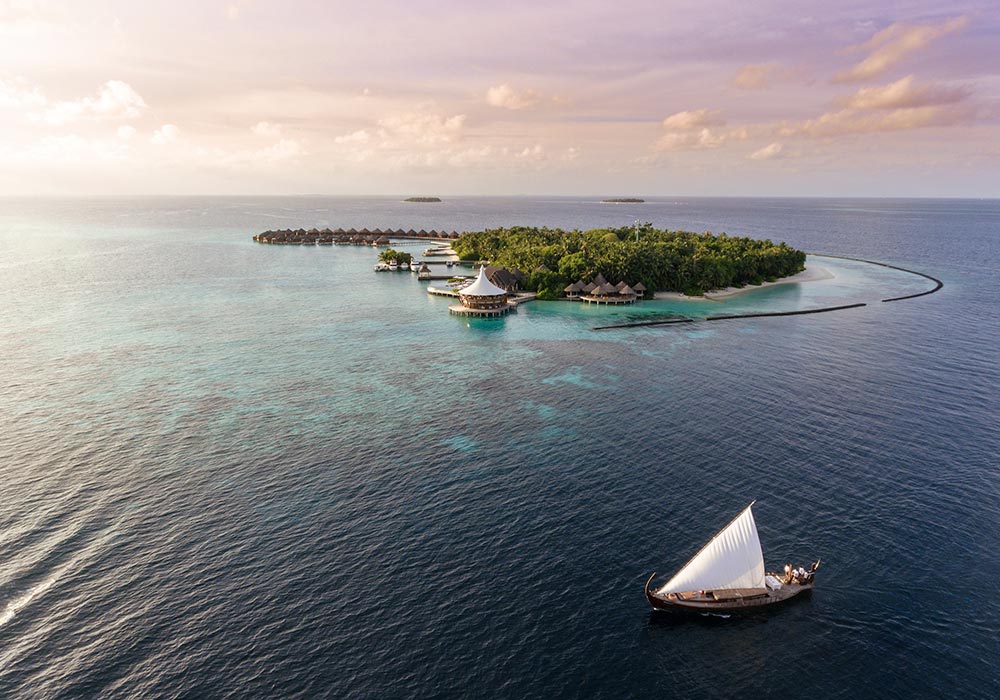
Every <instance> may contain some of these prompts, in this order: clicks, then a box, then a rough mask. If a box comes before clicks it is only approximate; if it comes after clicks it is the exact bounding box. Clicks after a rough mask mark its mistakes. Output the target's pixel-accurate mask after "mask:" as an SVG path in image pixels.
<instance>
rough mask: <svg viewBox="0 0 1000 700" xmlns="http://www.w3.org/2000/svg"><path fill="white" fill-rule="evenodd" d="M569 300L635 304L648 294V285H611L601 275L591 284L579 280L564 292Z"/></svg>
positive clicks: (638, 283) (623, 283)
mask: <svg viewBox="0 0 1000 700" xmlns="http://www.w3.org/2000/svg"><path fill="white" fill-rule="evenodd" d="M563 292H564V293H565V294H566V298H567V299H572V300H574V301H585V302H587V303H588V304H634V303H635V302H636V301H638V300H639V299H641V298H642V297H643V295H645V294H646V285H644V284H643V283H642V282H637V283H636V284H634V285H628V284H626V283H625V282H619V283H618V284H611V283H610V282H608V281H607V280H606V279H604V275H602V274H601V273H597V276H596V277H595V278H594V279H593V280H592V281H590V282H584V281H583V280H577V281H576V282H574V283H573V284H570V285H567V286H566V288H565V289H564V290H563Z"/></svg>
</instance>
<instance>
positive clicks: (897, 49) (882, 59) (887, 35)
mask: <svg viewBox="0 0 1000 700" xmlns="http://www.w3.org/2000/svg"><path fill="white" fill-rule="evenodd" d="M968 24H969V19H968V17H965V16H964V15H963V16H959V17H954V18H952V19H949V20H948V21H946V22H943V23H942V24H939V25H908V24H899V23H897V24H892V25H890V26H888V27H886V28H885V29H883V30H882V31H880V32H878V33H877V34H875V36H873V37H872V38H871V39H870V40H869V41H867V42H865V43H864V44H861V45H859V46H857V47H855V48H858V49H864V50H869V51H870V52H871V53H869V54H868V56H867V57H866V58H865V59H864V60H863V61H861V62H860V63H858V64H856V65H854V66H853V67H852V68H850V69H849V70H846V71H843V72H841V73H838V74H837V75H836V76H834V78H833V80H834V82H836V83H858V82H862V81H865V80H868V79H870V78H875V77H878V76H880V75H882V74H883V73H885V72H886V71H888V70H889V69H890V68H892V67H893V66H895V65H896V64H898V63H899V62H900V61H902V60H903V58H905V57H906V56H907V55H909V54H911V53H913V52H914V51H918V50H920V49H922V48H924V47H925V46H927V45H928V44H930V43H931V42H932V41H935V40H936V39H939V38H941V37H943V36H945V35H947V34H951V33H952V32H957V31H960V30H962V29H964V28H965V27H966V26H967V25H968Z"/></svg>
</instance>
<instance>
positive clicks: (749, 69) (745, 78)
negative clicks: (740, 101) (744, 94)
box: [732, 63, 777, 90]
mask: <svg viewBox="0 0 1000 700" xmlns="http://www.w3.org/2000/svg"><path fill="white" fill-rule="evenodd" d="M776 68H777V66H776V65H775V64H773V63H750V64H747V65H745V66H743V67H742V68H740V69H739V70H738V71H736V75H735V76H733V80H732V85H733V87H738V88H741V89H743V90H761V89H763V88H766V87H768V85H769V83H770V81H771V79H772V78H773V74H774V71H775V69H776Z"/></svg>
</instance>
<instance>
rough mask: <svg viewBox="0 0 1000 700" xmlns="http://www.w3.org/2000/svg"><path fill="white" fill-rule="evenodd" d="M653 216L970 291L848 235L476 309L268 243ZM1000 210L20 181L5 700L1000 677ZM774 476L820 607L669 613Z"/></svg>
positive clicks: (939, 689)
mask: <svg viewBox="0 0 1000 700" xmlns="http://www.w3.org/2000/svg"><path fill="white" fill-rule="evenodd" d="M637 218H639V219H642V220H650V221H652V222H653V223H655V224H657V225H658V226H668V227H671V228H686V229H693V230H706V229H707V230H713V231H727V232H728V233H730V234H734V235H735V234H747V235H754V236H764V237H770V238H772V239H774V240H786V241H788V242H789V243H790V244H792V245H795V246H797V247H801V248H804V249H806V250H809V251H810V252H813V253H830V254H839V255H849V256H857V257H861V258H869V259H874V260H880V261H883V262H887V263H892V264H897V265H901V266H903V267H910V268H914V269H918V270H921V271H924V272H927V273H929V274H932V275H934V276H936V277H939V278H941V279H942V280H944V282H945V287H944V289H943V290H941V291H940V292H938V293H936V294H933V295H931V296H928V297H922V298H919V299H914V300H910V301H903V302H897V303H892V304H881V303H880V302H879V301H878V300H879V299H881V298H885V297H887V296H895V295H898V294H906V293H913V292H917V291H922V290H924V289H927V288H929V287H930V286H931V285H930V283H929V282H928V281H926V280H923V279H919V278H915V277H912V276H908V275H905V274H903V273H899V272H895V271H891V270H886V269H884V268H875V267H872V266H867V265H863V264H860V263H851V262H847V261H840V260H831V259H826V258H813V259H811V261H815V262H816V263H818V264H820V265H822V266H823V267H827V268H829V269H830V270H831V271H832V272H833V273H834V274H835V275H836V277H835V278H834V279H832V280H825V281H819V282H810V283H806V284H799V285H779V286H775V287H771V288H768V289H763V290H758V291H754V292H750V293H747V294H745V295H741V296H738V297H734V298H731V299H728V300H726V301H715V302H705V301H698V302H691V301H657V302H643V303H641V304H639V305H637V306H635V307H629V308H626V309H606V308H602V309H596V308H587V307H584V306H583V305H579V304H569V303H561V302H550V303H543V302H532V303H530V304H527V305H524V306H523V307H522V308H521V309H519V311H518V312H517V314H515V315H512V316H508V317H506V318H504V319H500V320H493V321H474V320H473V321H470V320H468V319H461V318H455V317H451V316H449V315H448V313H447V308H446V307H447V305H448V300H447V299H441V298H435V297H430V296H428V295H427V294H425V293H424V292H423V284H422V283H420V282H418V281H417V280H416V279H415V275H412V274H409V273H397V274H394V275H393V274H380V275H376V274H374V273H373V272H372V271H371V264H372V262H373V260H374V252H373V251H372V250H371V249H362V248H351V247H343V246H337V247H332V248H324V247H320V248H317V247H311V248H302V247H276V246H262V245H257V244H254V243H252V242H251V241H250V236H251V235H252V234H253V233H256V232H258V231H261V230H264V229H267V228H279V227H286V226H288V227H300V226H302V227H306V228H309V227H311V226H314V225H315V226H325V225H330V226H344V227H351V226H354V227H362V226H367V227H369V228H373V227H381V228H384V227H393V228H397V227H404V228H410V227H413V228H417V229H419V228H426V229H430V228H433V227H444V228H448V229H449V230H450V229H459V230H461V229H464V228H479V227H482V226H486V225H497V224H514V223H526V224H549V225H556V226H583V227H591V226H598V225H602V224H612V223H613V224H621V223H628V222H631V221H633V220H635V219H637ZM998 222H1000V204H998V203H997V202H993V201H985V202H982V201H976V202H972V201H893V200H877V201H876V200H759V199H754V200H732V199H723V200H697V199H678V200H658V201H650V202H647V203H646V204H643V205H635V206H633V205H616V206H611V205H600V204H597V203H595V202H592V201H588V200H582V199H570V198H560V199H532V198H511V199H499V198H498V199H491V198H483V199H475V198H467V199H458V200H454V201H448V202H445V203H443V204H442V205H413V204H403V203H401V202H399V201H397V200H396V199H390V198H364V199H337V198H273V199H269V198H263V199H259V198H258V199H251V198H247V199H239V198H219V199H216V198H193V199H188V198H163V199H127V200H110V199H103V200H3V201H2V203H0V286H2V292H3V293H2V295H0V299H2V301H0V304H2V308H3V312H4V313H3V318H4V323H3V324H2V326H0V347H2V349H3V351H4V352H3V354H4V358H5V361H4V363H3V364H2V365H0V388H2V391H0V420H2V423H3V430H2V431H0V454H3V467H4V471H3V474H4V486H3V491H2V493H3V496H4V497H3V499H0V562H2V563H3V566H2V567H0V695H3V696H4V697H25V698H29V697H30V698H37V697H45V698H48V697H52V698H56V697H67V698H69V697H163V696H166V697H230V696H231V697H247V696H252V697H273V696H284V697H345V696H354V697H414V696H417V697H439V696H454V697H465V696H470V695H471V696H480V695H481V696H490V697H518V698H521V697H550V696H552V695H556V694H558V695H562V696H568V697H576V696H594V695H597V696H602V697H635V696H649V695H653V694H658V695H665V696H667V697H671V696H685V697H718V696H730V695H732V694H733V689H734V688H738V689H740V693H739V694H741V695H742V694H746V695H751V694H764V695H766V696H771V695H778V694H787V693H792V692H801V691H803V690H807V691H809V692H812V693H814V694H816V695H817V696H820V697H841V696H842V697H852V698H854V697H859V696H860V697H865V696H868V695H875V694H876V693H877V694H878V695H879V696H880V697H886V696H888V697H900V698H903V697H907V698H909V697H941V696H963V697H993V696H994V695H995V694H996V693H997V691H998V690H1000V686H998V670H997V663H996V659H997V658H998V656H997V652H998V651H1000V649H998V643H997V639H998V638H1000V615H998V608H997V606H996V605H995V603H993V601H992V595H991V593H990V589H989V586H985V585H983V582H984V581H991V580H993V579H995V578H996V577H997V575H1000V561H998V558H997V556H996V554H995V545H996V533H997V532H998V525H1000V522H998V513H1000V509H998V496H1000V481H998V457H997V455H998V454H1000V436H998V429H997V425H998V421H997V418H998V416H1000V405H998V400H997V398H996V386H997V379H998V366H1000V362H998V360H1000V355H998V351H997V346H998V337H997V328H998V327H1000V325H998V324H997V312H996V308H997V303H998V302H1000V292H998V289H997V284H996V280H997V274H998V272H1000V254H998V252H997V251H998V250H1000V247H998V244H1000V224H998ZM417 248H418V249H422V248H423V246H422V245H420V246H417ZM854 302H867V303H868V304H869V305H868V306H866V307H864V308H861V309H852V310H847V311H844V312H839V313H832V314H820V315H816V316H805V317H791V318H771V319H749V320H745V321H726V322H720V323H717V324H700V325H695V326H684V327H660V328H642V329H632V330H623V331H606V332H600V333H595V332H594V331H592V330H591V329H592V328H593V327H594V326H595V325H602V324H605V323H607V322H618V321H620V320H642V319H647V318H655V317H660V316H662V315H666V314H675V313H683V314H707V313H740V312H748V311H761V310H789V309H796V308H811V307H816V306H823V305H828V304H831V303H835V304H839V303H854ZM754 498H756V499H758V505H757V506H756V507H755V510H756V513H757V519H758V523H759V526H760V530H761V538H762V541H763V543H764V551H765V559H766V560H767V562H768V564H769V565H773V566H776V567H777V566H780V565H781V564H782V563H783V562H784V561H786V560H789V559H794V560H796V561H803V562H804V561H805V560H806V559H808V558H810V557H813V558H814V557H817V556H822V557H823V560H824V566H823V569H821V576H820V579H819V585H820V587H819V589H818V590H817V591H816V593H815V594H814V595H813V597H812V598H811V599H810V600H808V601H803V602H802V603H801V604H796V605H794V606H790V607H788V608H787V609H785V610H783V611H781V612H780V613H779V614H776V615H769V616H765V617H762V618H755V619H751V620H745V621H740V620H704V621H692V622H683V623H679V624H677V623H667V622H664V621H661V620H658V619H656V618H654V617H652V616H651V615H650V614H649V612H648V608H647V606H646V603H645V601H644V599H643V597H642V583H643V582H644V581H645V578H646V576H647V575H648V574H649V573H650V572H651V571H653V570H658V571H661V572H663V573H667V572H669V571H672V570H674V569H676V568H677V567H678V566H680V565H681V564H682V563H683V562H684V561H685V560H686V559H687V558H688V557H689V556H690V555H691V554H693V552H694V551H695V550H696V549H697V548H698V547H699V546H700V545H701V544H702V543H703V542H704V541H705V540H706V539H707V538H708V537H709V536H710V535H711V534H712V533H713V532H714V531H715V530H716V529H717V528H718V527H719V526H721V525H722V524H723V523H724V522H726V521H728V519H729V518H730V517H732V515H733V514H735V513H736V512H737V511H738V510H739V509H740V508H742V507H743V506H745V505H746V503H747V502H749V501H750V500H752V499H754ZM970 571H975V572H977V573H976V574H975V575H970V573H969V572H970Z"/></svg>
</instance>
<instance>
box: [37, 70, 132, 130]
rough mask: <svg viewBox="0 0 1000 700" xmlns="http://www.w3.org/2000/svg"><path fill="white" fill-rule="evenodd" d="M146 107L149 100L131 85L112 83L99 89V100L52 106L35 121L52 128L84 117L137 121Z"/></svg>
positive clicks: (66, 102)
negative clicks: (50, 125) (144, 98)
mask: <svg viewBox="0 0 1000 700" xmlns="http://www.w3.org/2000/svg"><path fill="white" fill-rule="evenodd" d="M146 108H147V105H146V101H145V100H143V99H142V96H141V95H140V94H139V93H137V92H136V91H135V90H134V89H132V86H131V85H129V84H128V83H125V82H122V81H121V80H109V81H108V82H106V83H104V85H102V86H101V87H100V88H99V89H98V91H97V96H96V97H84V98H81V99H79V100H68V101H60V102H55V103H51V104H49V105H48V106H47V107H46V108H45V109H44V111H42V112H41V113H37V114H34V115H32V118H33V119H34V120H36V121H37V120H40V121H44V122H45V123H47V124H53V125H61V124H68V123H70V122H74V121H77V120H79V119H82V118H84V117H91V118H98V119H135V118H136V117H138V116H139V115H141V114H142V112H143V111H144V110H145V109H146Z"/></svg>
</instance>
